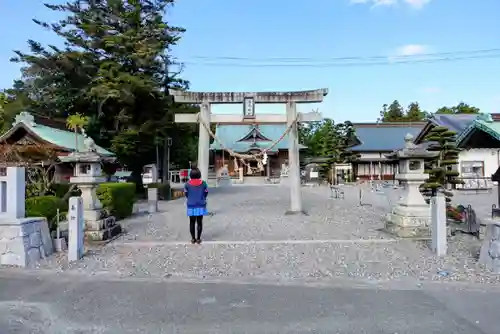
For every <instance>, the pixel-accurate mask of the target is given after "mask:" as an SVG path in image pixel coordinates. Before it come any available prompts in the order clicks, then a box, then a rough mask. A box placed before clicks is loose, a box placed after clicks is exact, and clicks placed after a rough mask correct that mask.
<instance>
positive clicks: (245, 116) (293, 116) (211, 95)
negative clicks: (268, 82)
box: [169, 88, 328, 213]
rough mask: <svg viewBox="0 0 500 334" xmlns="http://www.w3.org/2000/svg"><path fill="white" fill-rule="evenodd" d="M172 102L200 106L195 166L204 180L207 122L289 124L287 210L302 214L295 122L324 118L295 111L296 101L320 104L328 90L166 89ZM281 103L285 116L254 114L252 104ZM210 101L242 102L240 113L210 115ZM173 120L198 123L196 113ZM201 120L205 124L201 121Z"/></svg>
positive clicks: (208, 124)
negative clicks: (228, 90)
mask: <svg viewBox="0 0 500 334" xmlns="http://www.w3.org/2000/svg"><path fill="white" fill-rule="evenodd" d="M169 93H170V95H172V96H173V97H174V100H175V102H178V103H189V104H199V105H200V120H201V122H200V125H199V129H200V134H199V139H198V168H199V169H200V171H201V176H202V178H204V179H205V180H206V179H207V178H208V165H209V154H210V134H209V132H208V131H207V129H206V128H205V125H206V126H210V123H219V124H224V123H232V124H234V123H240V124H266V123H268V124H269V123H274V124H276V123H287V124H288V125H289V126H292V129H291V131H290V132H289V133H288V161H289V164H290V165H289V171H288V178H289V184H290V210H288V211H287V212H288V213H301V212H303V209H302V196H301V192H300V162H299V135H298V127H297V123H296V122H295V121H296V120H297V121H298V122H314V121H321V120H322V119H323V117H322V116H321V114H320V113H318V112H311V113H299V114H298V113H297V103H320V102H323V98H324V97H325V96H326V95H327V94H328V89H326V88H323V89H316V90H306V91H294V92H254V93H248V92H246V93H243V92H189V91H180V90H174V89H170V90H169ZM256 103H262V104H264V103H265V104H269V103H281V104H285V105H286V115H281V114H261V115H256V114H255V104H256ZM212 104H243V112H242V114H240V115H217V114H213V115H212V114H211V112H210V106H211V105H212ZM175 122H176V123H197V122H198V116H197V115H196V114H176V115H175ZM202 123H204V124H205V125H204V124H202Z"/></svg>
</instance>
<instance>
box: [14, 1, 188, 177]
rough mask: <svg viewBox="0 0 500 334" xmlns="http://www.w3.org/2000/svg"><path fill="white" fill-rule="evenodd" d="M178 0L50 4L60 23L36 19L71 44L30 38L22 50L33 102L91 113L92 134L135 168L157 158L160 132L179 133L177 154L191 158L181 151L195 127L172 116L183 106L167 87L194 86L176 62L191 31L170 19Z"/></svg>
mask: <svg viewBox="0 0 500 334" xmlns="http://www.w3.org/2000/svg"><path fill="white" fill-rule="evenodd" d="M173 3H174V1H173V0H129V1H124V0H86V1H85V0H73V1H71V2H68V3H65V4H60V5H50V4H48V5H46V7H47V8H48V9H50V10H52V11H55V12H58V13H59V14H63V15H64V16H65V17H64V18H63V19H62V20H60V21H58V22H56V23H46V22H40V21H38V20H34V22H35V23H36V24H38V25H39V26H40V27H42V28H45V29H50V30H52V31H53V32H54V33H56V34H57V35H58V36H60V37H61V38H62V39H63V40H64V44H65V46H64V48H58V47H55V46H47V47H44V46H42V45H41V44H40V43H38V42H36V41H33V40H30V41H28V45H29V47H30V52H29V53H23V52H20V51H17V52H16V53H17V57H16V58H14V59H13V61H16V62H20V63H23V64H24V65H25V66H24V68H23V70H22V73H23V91H24V93H25V94H26V96H29V98H30V108H29V109H31V110H32V111H33V112H36V113H39V114H44V115H48V116H51V117H61V118H66V117H67V116H68V115H69V114H76V113H78V114H81V115H83V116H87V117H89V124H88V132H89V134H90V135H91V136H93V137H94V138H95V139H96V141H97V142H98V144H100V145H102V146H104V147H108V148H111V150H113V151H114V152H115V153H116V154H117V156H118V158H119V161H121V162H122V163H124V164H126V165H127V166H128V167H129V168H130V169H131V170H133V171H134V174H135V175H138V174H139V173H140V172H141V168H142V165H143V164H145V163H149V162H152V161H154V159H155V139H157V138H158V137H160V138H164V137H166V136H169V137H172V138H173V140H172V142H173V147H172V158H173V159H176V158H178V159H180V158H182V159H185V160H186V161H185V163H187V160H191V159H192V158H190V157H189V156H186V154H182V153H183V152H182V150H183V148H185V147H184V146H183V143H186V142H191V141H192V140H191V139H189V137H193V136H195V135H196V132H195V127H194V126H186V125H175V124H173V112H174V111H175V110H176V109H180V108H183V107H180V106H178V105H175V104H174V103H173V102H172V99H171V98H169V97H168V94H167V90H166V88H167V86H168V87H170V88H186V87H187V82H185V81H183V80H182V79H180V78H179V77H178V74H177V73H176V72H174V71H171V70H170V69H171V67H172V66H174V65H175V64H174V62H173V58H172V57H171V56H170V51H171V48H172V47H173V46H175V45H176V44H177V42H178V41H179V39H180V37H181V34H182V33H183V32H184V29H182V28H179V27H174V26H171V25H169V24H168V22H167V21H166V19H165V16H166V15H168V13H169V8H170V6H171V5H172V4H173ZM186 108H188V110H192V111H193V112H195V111H196V108H190V107H186ZM184 139H185V140H184ZM188 151H189V152H190V154H192V152H191V151H192V149H191V148H188Z"/></svg>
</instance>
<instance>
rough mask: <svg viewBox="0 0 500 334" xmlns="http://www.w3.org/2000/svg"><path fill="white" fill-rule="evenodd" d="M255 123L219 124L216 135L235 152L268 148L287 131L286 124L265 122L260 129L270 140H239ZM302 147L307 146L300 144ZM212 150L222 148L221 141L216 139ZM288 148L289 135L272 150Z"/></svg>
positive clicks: (211, 147) (225, 145) (211, 146)
mask: <svg viewBox="0 0 500 334" xmlns="http://www.w3.org/2000/svg"><path fill="white" fill-rule="evenodd" d="M253 128H254V126H253V125H248V124H217V126H216V128H215V135H216V136H217V138H218V139H219V140H220V141H221V142H222V144H223V145H224V147H225V148H229V149H231V150H233V151H235V152H240V153H241V152H248V151H249V150H251V149H253V148H260V149H266V148H268V147H269V146H271V144H272V143H273V142H274V141H276V140H278V139H279V138H280V137H281V135H282V134H283V133H284V132H285V131H286V129H287V125H286V124H263V125H259V126H258V129H259V131H260V133H262V135H263V136H264V137H266V138H268V139H270V141H256V142H255V144H254V143H253V142H252V141H239V140H240V139H242V138H243V137H245V136H246V135H247V134H248V133H249V132H250V131H252V129H253ZM299 147H300V148H305V146H303V145H299ZM210 149H211V150H220V149H221V146H220V143H219V142H218V141H216V140H214V142H213V143H212V144H211V145H210ZM287 149H288V135H286V136H285V138H283V140H281V141H280V142H279V143H278V144H277V145H276V146H275V147H274V148H273V149H272V151H277V150H287Z"/></svg>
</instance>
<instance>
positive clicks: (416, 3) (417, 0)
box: [403, 0, 431, 9]
mask: <svg viewBox="0 0 500 334" xmlns="http://www.w3.org/2000/svg"><path fill="white" fill-rule="evenodd" d="M403 1H404V2H405V3H406V4H407V5H408V6H410V7H413V8H416V9H420V8H422V7H424V6H425V5H427V4H429V3H430V2H431V0H403Z"/></svg>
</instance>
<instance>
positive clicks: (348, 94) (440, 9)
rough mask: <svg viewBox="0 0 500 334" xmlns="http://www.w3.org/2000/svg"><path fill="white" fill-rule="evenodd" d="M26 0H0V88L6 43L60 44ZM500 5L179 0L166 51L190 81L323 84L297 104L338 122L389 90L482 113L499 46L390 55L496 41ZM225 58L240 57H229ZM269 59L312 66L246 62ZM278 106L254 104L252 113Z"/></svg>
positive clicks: (11, 73) (363, 114) (5, 76)
mask: <svg viewBox="0 0 500 334" xmlns="http://www.w3.org/2000/svg"><path fill="white" fill-rule="evenodd" d="M54 2H57V1H54ZM354 2H355V3H354ZM29 3H30V4H29V5H28V1H3V2H2V4H1V5H0V9H2V20H1V21H0V31H1V40H2V44H3V45H2V48H1V50H0V61H1V63H2V65H3V71H2V76H1V77H0V88H1V87H3V88H6V87H8V86H9V85H10V84H11V82H12V80H13V79H15V78H18V77H19V75H20V72H19V66H18V65H16V64H10V63H9V61H8V60H9V58H10V57H11V56H12V55H13V53H12V50H14V49H21V50H25V49H26V40H27V39H29V38H31V39H35V40H38V41H40V42H42V43H47V44H48V43H53V44H56V45H57V44H60V41H59V40H58V38H57V37H56V36H54V35H53V34H52V33H50V32H45V31H43V30H40V28H39V27H38V26H36V25H35V24H34V23H32V21H31V19H32V18H38V19H41V20H46V21H51V20H56V19H57V17H55V16H54V14H53V13H52V12H51V11H49V10H47V9H45V7H43V5H42V4H37V3H38V1H30V2H29ZM499 12H500V1H498V0H481V1H469V0H354V1H350V0H309V1H290V0H272V1H270V0H253V1H251V2H248V1H228V0H211V1H207V0H180V1H178V3H177V4H176V6H175V7H174V8H173V9H172V10H171V11H170V13H169V16H170V19H169V20H170V21H171V22H172V23H174V24H178V25H180V26H182V27H184V28H186V29H187V31H186V33H185V35H184V37H183V39H182V40H181V41H180V44H179V45H178V46H177V47H175V48H174V50H173V52H174V54H175V55H176V56H177V57H178V58H179V60H180V61H184V62H185V69H184V74H183V76H184V78H186V79H188V80H189V81H190V82H191V89H192V90H200V91H205V90H206V91H269V90H273V91H289V90H304V89H315V88H328V89H329V95H328V96H327V97H326V99H325V101H324V102H323V103H322V104H318V105H302V106H301V107H300V109H301V110H302V111H308V110H311V109H316V108H318V109H319V110H320V111H321V112H322V113H323V115H324V116H326V117H332V118H334V119H336V120H339V121H341V120H346V119H349V120H352V121H374V120H376V118H377V116H378V113H379V110H380V109H381V106H382V104H384V103H390V102H391V101H392V100H394V99H398V100H399V101H400V102H401V103H403V104H405V105H406V104H408V103H410V102H412V101H418V102H419V103H420V104H421V105H422V107H423V108H424V109H426V110H428V111H434V110H435V109H437V108H438V107H440V106H442V105H453V104H456V103H458V102H460V101H465V102H467V103H470V104H473V105H475V106H477V107H479V108H481V110H482V111H483V112H500V108H499V106H500V80H499V75H498V73H500V52H497V53H496V54H497V55H498V57H497V58H492V59H467V60H461V61H452V62H437V63H420V64H394V57H396V56H398V55H401V54H406V55H412V54H416V55H418V54H421V53H424V54H427V53H443V52H457V51H473V50H484V49H496V48H500V40H499V38H498V36H499V33H500V23H499V22H498V18H497V17H498V13H499ZM370 56H383V57H384V58H381V60H379V61H378V63H382V65H379V66H354V65H353V66H339V65H342V63H340V64H339V63H338V61H336V64H337V65H336V66H325V65H324V64H325V62H331V59H332V58H339V57H370ZM222 57H235V58H243V59H242V60H237V61H233V63H235V64H236V65H237V66H227V63H228V61H227V60H224V59H221V58H222ZM385 57H387V58H385ZM269 58H306V59H308V60H309V63H312V64H315V65H314V66H308V67H297V66H279V67H273V66H265V67H255V66H253V67H248V65H249V64H250V65H252V64H256V59H264V62H265V63H268V64H269V63H270V62H272V63H279V64H283V61H282V60H280V61H270V60H269ZM396 59H397V58H396ZM209 62H210V63H212V64H215V65H216V66H214V65H210V66H209V65H208V64H207V63H209ZM357 63H359V61H358V62H357ZM224 64H226V66H221V65H224ZM318 64H323V65H321V66H318ZM242 65H244V66H245V67H243V66H242ZM283 110H284V107H282V106H269V105H261V106H259V107H258V108H257V112H258V113H263V112H273V113H274V112H280V111H283ZM213 111H214V112H216V113H228V112H233V113H240V112H241V111H242V107H239V106H237V105H227V106H215V107H214V108H213Z"/></svg>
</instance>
